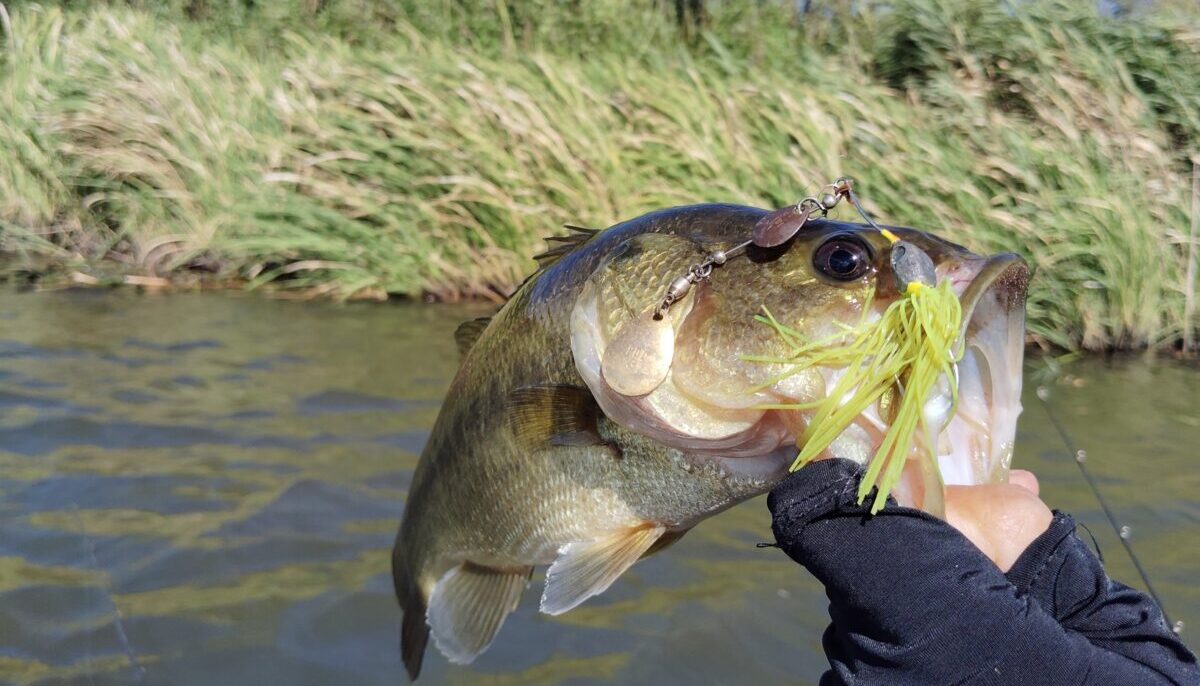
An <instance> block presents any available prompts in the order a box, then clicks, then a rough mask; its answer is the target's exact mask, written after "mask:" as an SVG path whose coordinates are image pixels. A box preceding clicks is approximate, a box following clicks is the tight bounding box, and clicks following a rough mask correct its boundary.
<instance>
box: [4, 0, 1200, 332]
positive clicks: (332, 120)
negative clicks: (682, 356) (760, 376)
mask: <svg viewBox="0 0 1200 686" xmlns="http://www.w3.org/2000/svg"><path fill="white" fill-rule="evenodd" d="M685 4H686V3H685ZM733 4H735V5H736V4H737V3H733ZM1081 4H1082V3H1069V4H1064V5H1056V4H1053V3H1026V4H1021V5H1019V6H1018V7H1017V8H1016V9H1014V10H1012V11H1005V10H1000V9H997V8H994V7H993V5H994V3H986V2H963V1H956V0H944V1H940V2H939V1H934V0H928V1H925V0H910V1H908V2H900V3H892V4H891V7H890V9H888V10H887V11H884V10H879V11H875V12H869V13H866V14H858V15H854V16H853V17H848V16H845V15H843V13H842V12H841V11H840V10H828V11H818V12H816V13H814V14H812V15H810V16H808V17H796V16H794V15H792V14H791V9H790V8H791V7H792V3H781V4H778V5H774V4H771V3H766V4H755V5H754V8H755V9H753V10H748V9H736V8H729V7H718V8H715V9H712V10H711V11H710V13H709V14H707V15H706V16H705V17H703V18H702V20H701V21H697V22H693V21H691V20H687V21H685V22H684V26H683V28H680V26H679V25H678V24H677V20H676V18H675V17H674V16H673V13H672V14H668V13H666V12H665V11H656V10H652V9H645V8H643V7H642V6H643V5H647V6H648V3H632V2H630V1H629V0H624V1H617V0H604V1H601V2H596V3H584V4H582V5H581V6H580V8H577V9H578V11H577V12H576V13H570V14H569V13H566V12H564V11H562V10H560V9H556V7H557V6H556V5H555V4H554V3H541V2H538V1H537V0H523V1H519V2H512V3H507V4H505V3H500V4H497V3H492V2H488V3H473V2H450V1H449V0H445V1H434V2H427V3H407V2H394V3H363V2H356V1H352V0H344V1H342V2H336V1H334V0H328V1H327V2H325V3H320V2H317V3H313V2H310V0H296V1H295V2H290V3H288V2H285V3H277V4H274V5H272V7H273V9H272V10H269V11H271V12H274V13H275V14H271V15H269V16H268V15H265V14H262V13H264V12H267V11H268V10H241V12H242V13H241V14H237V15H234V14H233V13H231V12H228V11H227V12H224V13H216V12H214V11H211V10H209V9H207V8H206V5H205V3H195V2H190V3H184V4H183V6H181V7H180V8H178V9H173V8H175V7H176V5H173V4H171V3H161V8H160V9H157V10H150V9H144V7H147V6H151V7H158V6H159V3H138V5H139V6H141V7H143V9H140V10H139V9H129V8H127V7H116V6H103V7H100V8H93V9H87V10H84V9H72V8H67V9H59V8H54V7H38V6H36V5H24V4H23V5H21V6H19V7H16V8H13V7H10V8H9V11H10V13H11V22H10V23H9V24H10V29H9V30H6V31H4V32H0V35H3V36H5V37H4V46H3V47H4V50H2V51H0V53H2V55H3V56H2V57H0V251H2V252H3V253H5V254H6V255H8V258H7V260H6V263H7V265H8V267H7V269H8V271H9V273H12V272H14V271H19V272H21V273H22V274H23V276H24V278H42V277H43V276H48V277H49V278H51V279H55V278H57V279H60V280H61V279H75V280H77V281H78V280H82V282H87V281H89V280H93V281H95V282H96V283H109V282H126V281H128V280H130V279H131V278H132V280H133V281H134V282H136V281H138V280H151V281H152V282H153V283H156V284H178V285H181V286H183V287H193V286H196V285H198V284H202V283H208V284H221V285H232V286H235V287H263V286H270V287H273V288H280V289H289V290H292V291H295V292H297V293H301V294H304V295H327V296H331V297H338V298H346V297H373V298H381V297H387V296H422V295H431V296H433V297H441V298H455V297H473V296H474V297H478V296H481V295H483V296H492V297H495V296H496V294H500V293H504V292H506V291H508V290H509V289H511V288H512V287H513V286H514V285H515V284H517V283H519V282H520V280H521V279H522V278H523V277H524V275H525V274H527V273H528V272H529V271H530V270H531V269H532V267H533V263H532V261H531V260H530V259H529V256H530V255H532V254H533V253H535V252H537V251H538V250H539V249H540V248H541V247H542V243H541V238H542V237H543V236H544V235H547V234H549V233H554V232H555V231H556V227H559V226H560V225H561V224H563V223H568V222H569V223H580V224H585V225H591V226H606V225H608V224H611V223H613V222H615V221H617V220H620V219H623V218H628V217H632V216H635V215H637V214H640V213H642V212H645V211H647V210H650V209H654V208H658V207H663V206H668V205H678V204H685V203H692V202H702V201H727V202H739V203H747V204H753V205H759V206H770V207H775V206H781V205H784V204H787V203H791V202H794V201H796V200H797V199H798V198H799V197H800V196H802V195H804V194H806V192H808V191H811V190H813V189H815V188H816V186H817V185H819V184H820V183H822V182H824V181H826V180H828V179H831V178H833V177H835V176H838V175H841V174H849V175H852V176H854V177H856V178H857V179H858V182H859V186H860V188H861V190H862V192H863V194H864V195H865V196H866V197H867V198H868V199H869V201H870V209H872V210H873V211H875V212H877V213H878V214H879V215H880V216H882V217H886V218H887V219H888V220H889V221H891V222H893V223H897V224H906V225H910V226H915V227H919V228H924V229H929V230H931V231H934V232H937V233H939V234H942V235H944V236H945V237H947V238H950V239H952V240H955V241H957V242H961V243H964V244H967V245H969V246H971V247H972V248H974V249H976V250H978V251H997V250H1016V251H1018V252H1021V253H1022V254H1024V255H1025V256H1026V257H1027V258H1028V259H1029V260H1030V262H1031V263H1032V264H1033V265H1034V266H1035V268H1036V269H1037V274H1036V277H1035V280H1034V284H1033V289H1032V291H1031V293H1030V301H1029V316H1030V329H1031V331H1032V332H1033V333H1034V334H1035V335H1036V336H1037V337H1038V338H1039V339H1040V340H1043V341H1045V342H1046V343H1048V344H1051V345H1054V346H1059V347H1063V348H1069V349H1073V348H1085V349H1110V348H1140V347H1146V346H1153V347H1169V346H1173V345H1176V344H1177V343H1178V342H1179V341H1180V340H1182V338H1183V336H1184V335H1185V331H1186V330H1187V329H1188V328H1189V325H1195V324H1196V317H1195V314H1194V311H1193V310H1190V309H1189V308H1190V307H1191V303H1192V299H1193V298H1194V292H1195V287H1194V285H1192V284H1189V282H1188V276H1187V262H1188V248H1189V241H1190V240H1191V239H1190V238H1189V236H1190V235H1191V234H1190V231H1191V228H1190V226H1191V224H1190V221H1191V215H1192V213H1193V210H1192V203H1193V202H1194V200H1193V197H1192V191H1191V187H1190V173H1191V166H1190V163H1189V160H1190V158H1191V157H1192V156H1194V155H1195V152H1196V150H1197V149H1198V141H1200V29H1197V26H1200V14H1198V13H1197V11H1196V10H1194V9H1192V10H1190V11H1189V10H1187V9H1186V8H1185V5H1186V3H1181V4H1180V7H1181V8H1182V9H1180V10H1178V11H1172V10H1170V8H1166V9H1162V10H1160V11H1159V12H1158V13H1157V14H1154V15H1149V16H1141V17H1136V18H1111V17H1101V16H1098V15H1096V14H1094V13H1091V12H1090V11H1086V10H1082V9H1079V8H1078V7H1077V6H1078V5H1081ZM476 5H478V6H476ZM543 5H545V6H543ZM817 5H818V6H820V3H817ZM214 6H215V5H214ZM222 6H224V5H222ZM229 6H230V7H233V6H234V3H229ZM292 6H294V7H292ZM196 7H200V8H201V10H203V11H196V9H195V8H196ZM281 7H282V8H281ZM289 7H291V11H288V8H289ZM368 7H369V8H371V11H370V12H367V11H363V9H364V8H368ZM381 7H386V8H388V9H381ZM497 8H500V10H498V9H497ZM315 10H321V11H319V12H317V11H315ZM189 12H190V14H189ZM256 12H257V14H256ZM1185 12H1186V13H1185ZM235 24H236V25H238V26H239V27H240V28H238V29H237V30H236V31H235V30H232V29H231V27H233V26H234V25H235ZM464 27H465V28H464ZM847 27H852V28H847ZM846 216H847V217H849V216H850V215H846ZM1189 313H1191V316H1190V321H1189Z"/></svg>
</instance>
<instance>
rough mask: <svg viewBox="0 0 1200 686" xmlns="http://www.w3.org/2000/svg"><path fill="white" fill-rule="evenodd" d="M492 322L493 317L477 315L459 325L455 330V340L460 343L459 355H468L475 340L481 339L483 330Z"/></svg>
mask: <svg viewBox="0 0 1200 686" xmlns="http://www.w3.org/2000/svg"><path fill="white" fill-rule="evenodd" d="M491 322H492V318H491V317H476V318H475V319H468V320H467V321H465V322H463V323H462V324H459V325H458V328H457V329H455V330H454V342H455V343H456V344H457V345H458V355H459V357H466V356H467V352H468V351H469V350H470V349H471V346H473V345H475V341H477V340H479V337H480V336H481V335H482V334H483V330H484V329H486V328H487V327H488V324H490V323H491Z"/></svg>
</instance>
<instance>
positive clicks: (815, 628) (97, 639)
mask: <svg viewBox="0 0 1200 686" xmlns="http://www.w3.org/2000/svg"><path fill="white" fill-rule="evenodd" d="M479 313H480V310H479V308H472V307H448V306H439V307H429V306H421V305H396V306H379V305H365V304H364V305H357V304H350V305H334V304H327V303H304V304H301V303H290V302H277V301H271V300H266V299H262V298H257V297H246V296H224V295H171V296H162V297H142V296H137V295H134V294H131V293H127V292H102V291H85V292H65V293H43V294H24V295H22V294H11V293H7V294H3V295H0V682H3V683H13V684H51V683H53V684H64V683H65V684H72V683H81V684H83V683H86V684H127V683H162V684H173V685H187V684H204V685H208V684H223V685H228V686H233V685H238V684H247V685H251V686H261V684H263V683H280V684H283V683H286V684H333V683H338V684H389V685H394V684H397V683H402V682H403V680H404V679H403V676H402V670H401V668H400V663H399V657H398V655H397V652H396V645H397V635H398V633H397V632H398V615H399V613H398V610H397V609H396V605H395V602H394V601H393V599H392V593H391V580H390V575H389V572H388V569H389V555H388V552H389V549H390V546H391V542H392V536H393V535H394V532H395V528H396V524H397V522H398V519H399V516H400V512H401V509H402V507H403V502H404V496H405V491H406V489H407V487H408V483H409V480H410V478H411V474H412V469H413V467H414V465H415V463H416V459H417V455H418V454H419V452H420V449H421V447H422V445H423V444H424V441H425V439H426V437H427V435H428V431H429V427H430V426H431V424H432V422H433V419H434V417H435V416H436V413H437V408H438V404H439V402H440V401H441V398H442V395H443V394H444V392H445V389H446V387H447V385H448V384H449V380H450V378H451V376H452V375H453V373H454V370H455V367H456V364H457V359H456V358H457V354H456V353H455V348H454V343H453V337H452V332H453V330H454V327H455V325H456V324H457V322H458V321H460V320H462V319H465V318H468V317H471V316H477V315H478V314H479ZM1070 371H1071V373H1072V374H1074V375H1075V378H1076V379H1078V380H1077V381H1074V380H1070V381H1071V382H1070V383H1066V384H1061V383H1060V384H1058V385H1056V386H1055V387H1054V399H1053V402H1054V403H1055V406H1056V408H1057V409H1058V411H1059V413H1060V415H1061V416H1062V417H1063V419H1064V420H1065V422H1066V423H1067V426H1068V429H1069V430H1070V431H1071V432H1072V433H1073V434H1074V437H1075V439H1076V440H1077V441H1078V442H1079V443H1081V444H1082V445H1083V446H1085V447H1086V448H1088V450H1089V455H1090V463H1089V464H1090V465H1091V467H1092V469H1093V470H1094V471H1095V473H1096V475H1097V476H1098V477H1099V478H1100V480H1101V483H1102V487H1103V488H1104V489H1105V491H1106V493H1108V494H1109V496H1110V497H1111V499H1112V501H1113V504H1114V505H1115V506H1116V509H1117V511H1118V514H1119V516H1120V517H1122V518H1123V519H1124V520H1125V521H1126V522H1127V523H1128V524H1129V525H1130V526H1132V527H1133V531H1134V536H1135V544H1136V545H1137V546H1138V549H1139V550H1141V551H1142V554H1143V555H1144V557H1145V560H1144V561H1145V563H1146V566H1147V568H1148V569H1149V571H1150V574H1151V575H1152V577H1153V580H1154V581H1155V583H1156V585H1157V586H1158V588H1159V590H1160V592H1161V593H1162V594H1163V596H1164V598H1165V600H1166V602H1167V603H1168V606H1169V609H1170V610H1171V611H1172V613H1173V614H1174V615H1175V616H1176V617H1177V618H1179V619H1183V620H1185V621H1187V622H1188V623H1189V624H1191V625H1192V626H1193V627H1194V628H1193V630H1194V631H1200V592H1197V590H1196V589H1195V587H1194V584H1193V580H1194V579H1195V578H1197V576H1200V546H1198V545H1197V542H1198V541H1197V532H1200V496H1198V495H1197V494H1198V493H1200V469H1198V468H1197V465H1198V462H1197V460H1196V446H1198V445H1200V412H1198V411H1197V409H1196V408H1197V406H1198V405H1200V391H1197V390H1196V389H1197V388H1200V385H1198V384H1200V371H1197V369H1195V368H1191V367H1186V366H1183V365H1179V364H1176V363H1167V362H1159V363H1156V364H1151V363H1147V362H1145V361H1140V360H1139V361H1127V362H1104V361H1098V360H1097V361H1088V362H1086V363H1081V364H1077V365H1075V366H1073V367H1072V368H1071V369H1070ZM1018 441H1019V445H1018V449H1017V463H1018V465H1020V466H1024V467H1030V468H1033V469H1035V470H1036V471H1037V472H1038V473H1039V475H1040V476H1041V477H1042V483H1043V488H1044V494H1045V497H1046V499H1047V500H1048V501H1049V502H1050V503H1051V504H1052V505H1053V506H1055V507H1059V508H1062V509H1065V510H1068V511H1071V512H1073V513H1075V514H1076V515H1077V516H1078V517H1079V518H1080V519H1081V520H1083V521H1084V522H1086V523H1087V524H1088V525H1089V526H1090V527H1091V529H1092V531H1093V532H1095V533H1096V535H1097V538H1098V539H1099V541H1100V544H1101V546H1102V548H1103V549H1104V551H1105V552H1106V553H1107V557H1106V559H1107V560H1108V564H1109V568H1110V570H1111V572H1112V573H1113V575H1114V576H1116V577H1118V578H1121V579H1124V580H1126V581H1128V582H1129V583H1135V581H1136V579H1135V578H1134V576H1133V570H1132V567H1131V565H1130V564H1129V563H1128V561H1127V560H1126V559H1125V558H1124V557H1123V553H1122V552H1121V550H1120V548H1119V546H1118V544H1117V542H1116V539H1115V537H1114V536H1113V535H1112V533H1111V532H1110V531H1109V530H1108V529H1107V528H1106V524H1105V522H1104V520H1103V519H1102V515H1101V513H1100V511H1099V508H1098V507H1097V506H1096V503H1095V502H1094V501H1092V499H1091V496H1090V495H1089V493H1088V492H1087V491H1086V489H1085V488H1084V485H1083V483H1082V482H1081V481H1080V479H1079V477H1078V475H1077V474H1076V472H1075V469H1076V468H1075V466H1074V464H1072V463H1071V462H1070V461H1068V460H1066V459H1065V457H1064V454H1063V449H1062V447H1061V445H1060V444H1059V443H1058V442H1057V441H1058V437H1057V435H1056V434H1055V433H1054V432H1053V430H1052V428H1051V427H1050V425H1049V424H1048V423H1047V421H1046V417H1045V415H1044V413H1043V412H1042V410H1041V407H1040V406H1039V405H1038V403H1037V401H1036V400H1035V399H1034V398H1033V397H1032V396H1027V398H1026V413H1025V416H1024V417H1023V419H1022V424H1021V429H1020V433H1019V438H1018ZM768 524H769V518H768V517H767V514H766V511H765V506H764V503H763V501H762V500H761V499H760V500H755V501H752V502H750V503H746V504H744V505H742V506H740V507H737V508H734V509H733V510H732V511H730V512H728V513H725V514H723V515H721V516H719V517H717V518H715V519H713V520H710V521H708V522H706V523H704V524H703V525H701V526H700V527H698V528H697V529H696V530H695V531H694V532H692V533H691V534H689V535H688V536H687V537H685V538H684V539H683V540H682V541H681V542H680V543H679V544H678V545H676V546H675V547H673V548H672V549H671V550H670V551H668V552H667V553H665V554H662V555H658V556H655V557H653V558H651V559H649V560H647V561H645V562H643V563H641V564H639V565H637V566H636V567H634V569H633V570H632V571H631V572H630V573H629V574H627V575H626V576H624V577H623V578H622V579H621V580H620V581H619V582H618V583H617V584H616V585H615V586H614V587H613V588H612V589H611V590H610V591H609V592H607V593H605V594H604V595H603V596H601V597H599V598H596V599H593V600H591V601H589V602H588V603H587V604H585V605H584V606H583V607H581V608H579V609H577V610H575V611H572V612H570V613H568V614H566V615H564V616H562V617H558V618H550V617H546V616H543V615H539V614H538V613H537V612H536V607H537V602H536V595H537V594H536V593H535V592H533V591H530V592H529V593H527V595H526V597H525V599H524V601H523V602H522V604H521V606H520V608H519V609H518V610H517V612H516V613H515V614H514V615H513V616H512V617H511V618H510V619H509V621H508V622H507V624H506V626H505V628H504V631H503V632H502V633H501V635H500V638H499V639H498V640H497V642H496V643H495V644H494V645H493V646H492V648H491V650H490V651H489V652H488V653H487V654H485V655H484V656H483V657H482V658H481V659H480V660H479V661H478V662H477V663H476V664H475V665H473V666H472V667H471V668H469V669H466V668H460V667H450V666H449V665H447V664H446V663H445V661H444V660H443V659H441V657H440V656H437V655H436V654H433V653H434V651H433V650H432V649H431V655H430V656H429V658H428V659H427V661H426V669H425V674H424V675H423V676H422V683H431V684H436V683H454V684H476V683H479V684H482V683H487V684H526V683H555V684H557V683H593V682H614V681H615V682H620V683H626V684H658V683H662V682H664V681H667V682H671V683H698V684H701V683H703V684H707V683H782V682H788V683H811V682H813V681H815V680H816V678H817V676H818V675H819V674H820V672H821V671H822V669H823V668H824V665H825V663H824V659H823V657H822V656H821V652H820V644H819V641H820V633H821V630H822V628H823V627H824V625H825V623H826V616H825V611H824V608H825V600H824V595H823V593H822V591H821V589H820V588H819V587H818V586H817V585H816V584H815V583H814V582H813V581H812V580H811V579H810V578H808V577H807V575H806V574H805V573H803V572H802V571H801V570H799V569H798V568H796V567H795V566H793V565H792V564H791V563H790V562H788V561H787V560H786V559H785V558H784V557H783V556H782V555H781V554H779V553H778V551H774V550H759V549H756V548H755V547H754V543H756V542H758V541H761V540H765V539H766V538H768V537H769V535H770V534H769V527H768ZM1185 636H1186V634H1185ZM1189 643H1191V644H1192V645H1194V644H1195V643H1194V642H1191V641H1190V642H1189Z"/></svg>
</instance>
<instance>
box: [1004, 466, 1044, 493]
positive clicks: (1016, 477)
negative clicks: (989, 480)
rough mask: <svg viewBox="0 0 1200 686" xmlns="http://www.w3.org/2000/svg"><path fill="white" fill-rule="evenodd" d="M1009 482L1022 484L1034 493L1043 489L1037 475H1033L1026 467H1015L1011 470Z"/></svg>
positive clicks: (1017, 484)
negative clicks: (1039, 484)
mask: <svg viewBox="0 0 1200 686" xmlns="http://www.w3.org/2000/svg"><path fill="white" fill-rule="evenodd" d="M1008 483H1010V484H1013V485H1014V486H1020V487H1021V488H1024V489H1025V490H1027V491H1029V492H1030V493H1032V494H1034V495H1038V493H1040V491H1041V488H1040V487H1039V486H1038V479H1037V477H1036V476H1034V475H1033V472H1031V471H1028V470H1025V469H1014V470H1012V471H1011V472H1009V473H1008Z"/></svg>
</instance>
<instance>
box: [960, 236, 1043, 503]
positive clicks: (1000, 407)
mask: <svg viewBox="0 0 1200 686" xmlns="http://www.w3.org/2000/svg"><path fill="white" fill-rule="evenodd" d="M1029 276H1030V273H1029V265H1028V264H1027V263H1026V262H1025V260H1024V259H1022V258H1021V257H1020V256H1019V255H1016V254H1013V253H1003V254H999V255H994V256H992V257H989V258H986V259H984V260H982V265H981V266H979V268H978V271H977V272H976V273H975V275H974V278H972V279H971V280H970V282H969V283H967V284H966V286H965V288H963V290H962V294H961V295H960V296H959V302H960V303H961V305H962V315H963V316H962V328H961V332H960V337H959V346H960V347H959V350H961V358H960V360H959V362H958V363H957V364H956V366H955V372H956V376H957V377H958V379H957V381H958V398H959V404H958V407H957V409H956V410H955V412H954V415H953V416H952V417H951V419H950V422H949V424H948V425H947V427H946V428H945V429H944V432H945V433H946V435H947V438H948V440H949V443H950V446H951V451H950V453H949V454H940V455H939V457H938V464H939V467H940V471H941V473H942V477H943V480H944V482H945V483H946V484H948V485H949V484H955V485H973V484H981V483H988V482H997V481H999V482H1003V481H1007V478H1008V470H1009V467H1010V465H1011V463H1012V458H1013V445H1014V443H1015V439H1016V425H1017V418H1018V416H1019V415H1020V412H1021V385H1022V371H1023V369H1022V367H1023V363H1024V352H1025V296H1026V294H1027V292H1028V288H1029ZM939 452H940V451H939Z"/></svg>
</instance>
